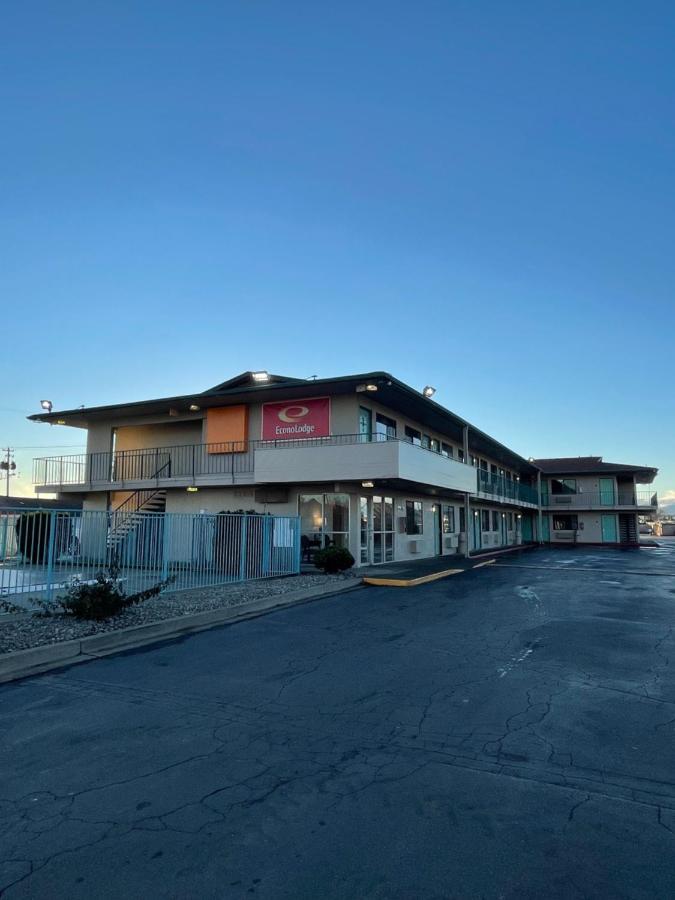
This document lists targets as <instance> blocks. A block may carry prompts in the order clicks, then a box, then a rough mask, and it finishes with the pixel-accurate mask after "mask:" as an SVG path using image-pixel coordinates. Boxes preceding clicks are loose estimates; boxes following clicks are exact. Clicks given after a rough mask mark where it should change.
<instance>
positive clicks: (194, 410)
mask: <svg viewBox="0 0 675 900" xmlns="http://www.w3.org/2000/svg"><path fill="white" fill-rule="evenodd" d="M198 411H199V407H198V406H197V404H196V403H191V404H190V412H198Z"/></svg>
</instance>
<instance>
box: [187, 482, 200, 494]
mask: <svg viewBox="0 0 675 900" xmlns="http://www.w3.org/2000/svg"><path fill="white" fill-rule="evenodd" d="M186 490H187V492H188V494H196V493H197V491H198V490H199V488H198V487H195V486H194V484H191V485H190V487H189V488H186Z"/></svg>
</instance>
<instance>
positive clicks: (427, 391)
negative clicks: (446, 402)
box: [422, 384, 436, 398]
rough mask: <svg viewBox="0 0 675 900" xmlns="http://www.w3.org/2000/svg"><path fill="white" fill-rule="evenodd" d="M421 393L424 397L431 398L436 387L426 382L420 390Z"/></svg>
mask: <svg viewBox="0 0 675 900" xmlns="http://www.w3.org/2000/svg"><path fill="white" fill-rule="evenodd" d="M422 393H423V394H424V396H425V397H427V398H431V397H433V396H434V394H435V393H436V388H435V387H432V386H431V385H430V384H428V385H427V386H426V387H425V388H424V389H423V390H422Z"/></svg>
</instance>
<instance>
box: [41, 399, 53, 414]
mask: <svg viewBox="0 0 675 900" xmlns="http://www.w3.org/2000/svg"><path fill="white" fill-rule="evenodd" d="M53 405H54V404H53V403H52V401H51V400H40V406H41V407H42V408H43V409H46V410H47V412H51V411H52V406H53Z"/></svg>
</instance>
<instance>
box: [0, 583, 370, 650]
mask: <svg viewBox="0 0 675 900" xmlns="http://www.w3.org/2000/svg"><path fill="white" fill-rule="evenodd" d="M348 580H351V581H355V577H354V575H349V574H343V575H320V574H316V575H313V574H312V575H291V576H289V577H287V578H274V579H271V580H269V581H249V582H246V583H245V584H233V585H220V586H217V587H208V588H197V589H195V590H190V591H179V592H174V593H171V592H170V591H167V592H166V593H164V594H160V596H159V597H153V598H152V599H150V600H146V601H144V602H143V603H139V604H138V605H137V606H132V607H130V608H129V609H125V610H124V611H123V612H121V613H120V614H119V615H118V616H115V617H114V618H111V619H105V620H103V621H102V622H90V621H80V620H77V619H74V618H72V616H49V617H42V616H35V615H31V614H30V613H17V614H13V615H7V616H0V653H10V652H11V651H12V650H28V649H29V648H30V647H40V646H43V645H45V644H58V643H60V642H61V641H70V640H74V639H75V638H83V637H88V636H89V635H91V634H101V633H102V632H105V631H116V630H118V629H120V628H130V627H132V626H134V625H147V624H149V623H150V622H160V621H161V620H162V619H172V618H175V617H176V616H185V615H188V614H190V613H197V612H205V611H207V610H211V609H220V608H222V607H231V606H243V605H245V604H246V603H250V602H252V601H254V600H262V599H264V598H266V597H274V596H277V595H283V594H288V593H290V592H291V591H298V590H306V589H307V588H313V587H326V586H328V585H331V584H335V586H336V587H339V586H341V585H343V584H344V582H345V581H348Z"/></svg>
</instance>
